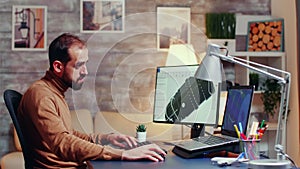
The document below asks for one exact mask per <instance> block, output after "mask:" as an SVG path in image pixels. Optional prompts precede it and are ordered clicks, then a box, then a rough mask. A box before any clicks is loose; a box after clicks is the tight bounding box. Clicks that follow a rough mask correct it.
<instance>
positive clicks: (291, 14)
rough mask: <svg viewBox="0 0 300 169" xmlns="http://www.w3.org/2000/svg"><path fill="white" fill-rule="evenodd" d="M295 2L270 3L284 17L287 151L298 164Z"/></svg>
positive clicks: (279, 1)
mask: <svg viewBox="0 0 300 169" xmlns="http://www.w3.org/2000/svg"><path fill="white" fill-rule="evenodd" d="M295 3H296V2H295V1H293V0H289V1H285V2H283V1H281V0H273V1H272V3H271V8H272V15H274V16H278V17H282V18H284V23H285V31H284V33H285V50H286V54H287V57H286V58H287V59H286V64H287V71H289V72H291V75H292V77H291V78H292V82H291V94H290V106H289V107H290V110H291V111H290V113H289V116H288V124H287V153H288V155H290V156H291V157H292V158H293V160H295V162H296V163H297V165H298V166H299V165H300V154H299V104H298V103H299V99H298V98H299V92H298V91H299V89H298V83H297V82H298V78H299V75H298V69H299V65H298V57H299V56H298V54H297V51H298V50H299V49H298V45H297V36H295V35H297V25H296V24H297V22H299V21H298V20H299V18H298V20H297V16H296V4H295Z"/></svg>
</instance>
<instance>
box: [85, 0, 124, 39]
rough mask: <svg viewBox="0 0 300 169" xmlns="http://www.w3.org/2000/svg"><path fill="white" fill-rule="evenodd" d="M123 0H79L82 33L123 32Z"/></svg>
mask: <svg viewBox="0 0 300 169" xmlns="http://www.w3.org/2000/svg"><path fill="white" fill-rule="evenodd" d="M124 16H125V1H124V0H81V1H80V31H81V32H82V33H102V32H103V33H109V32H110V33H112V32H113V33H117V32H124Z"/></svg>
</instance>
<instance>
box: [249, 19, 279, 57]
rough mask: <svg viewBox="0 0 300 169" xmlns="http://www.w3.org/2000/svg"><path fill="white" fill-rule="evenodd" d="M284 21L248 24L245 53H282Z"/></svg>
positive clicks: (264, 21) (252, 22) (273, 20)
mask: <svg viewBox="0 0 300 169" xmlns="http://www.w3.org/2000/svg"><path fill="white" fill-rule="evenodd" d="M283 42H284V19H282V18H277V19H271V20H262V21H251V22H248V34H247V51H251V52H265V51H279V52H283V51H284V43H283Z"/></svg>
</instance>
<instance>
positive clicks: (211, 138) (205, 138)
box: [193, 135, 230, 145]
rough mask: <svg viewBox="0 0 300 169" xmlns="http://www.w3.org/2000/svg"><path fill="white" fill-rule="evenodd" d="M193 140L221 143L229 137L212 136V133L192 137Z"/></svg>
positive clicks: (212, 143)
mask: <svg viewBox="0 0 300 169" xmlns="http://www.w3.org/2000/svg"><path fill="white" fill-rule="evenodd" d="M193 140H195V141H198V142H201V143H204V144H208V145H214V144H220V143H223V142H224V141H230V140H229V139H226V138H222V137H218V136H213V135H209V136H203V137H197V138H193Z"/></svg>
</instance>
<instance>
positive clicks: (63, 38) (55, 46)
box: [48, 33, 86, 70]
mask: <svg viewBox="0 0 300 169" xmlns="http://www.w3.org/2000/svg"><path fill="white" fill-rule="evenodd" d="M73 45H78V46H79V47H80V48H83V47H84V46H86V43H85V41H83V40H81V39H80V38H79V37H78V36H76V35H72V34H70V33H64V34H62V35H60V36H58V37H57V38H55V39H54V40H53V41H52V42H51V44H50V45H49V51H48V55H49V64H50V70H53V62H54V61H56V60H58V61H60V62H62V63H63V64H64V65H65V64H66V63H67V62H68V61H70V60H71V58H70V56H69V49H70V48H71V46H73Z"/></svg>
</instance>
